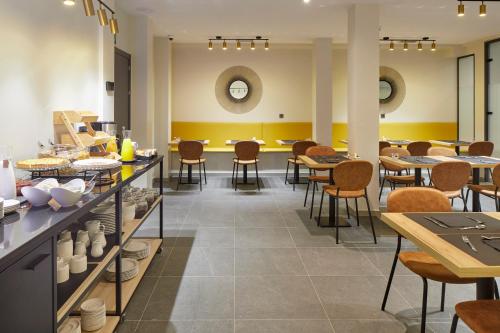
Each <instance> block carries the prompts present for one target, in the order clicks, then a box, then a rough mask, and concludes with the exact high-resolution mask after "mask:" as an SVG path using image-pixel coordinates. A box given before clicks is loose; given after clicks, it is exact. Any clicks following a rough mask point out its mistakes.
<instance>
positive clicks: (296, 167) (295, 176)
mask: <svg viewBox="0 0 500 333" xmlns="http://www.w3.org/2000/svg"><path fill="white" fill-rule="evenodd" d="M299 172H300V168H299V165H298V164H297V163H295V164H294V166H293V181H294V182H295V184H298V183H299V181H300V176H299Z"/></svg>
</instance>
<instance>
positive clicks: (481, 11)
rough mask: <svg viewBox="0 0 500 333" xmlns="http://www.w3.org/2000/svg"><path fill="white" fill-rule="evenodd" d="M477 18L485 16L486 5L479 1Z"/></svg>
mask: <svg viewBox="0 0 500 333" xmlns="http://www.w3.org/2000/svg"><path fill="white" fill-rule="evenodd" d="M479 16H486V5H485V4H484V1H481V5H480V6H479Z"/></svg>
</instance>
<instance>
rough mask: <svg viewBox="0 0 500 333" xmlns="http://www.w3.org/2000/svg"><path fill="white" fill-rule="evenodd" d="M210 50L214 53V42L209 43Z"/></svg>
mask: <svg viewBox="0 0 500 333" xmlns="http://www.w3.org/2000/svg"><path fill="white" fill-rule="evenodd" d="M208 49H209V50H210V51H212V50H213V49H214V45H213V44H212V41H211V40H210V41H208Z"/></svg>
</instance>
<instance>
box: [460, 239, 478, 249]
mask: <svg viewBox="0 0 500 333" xmlns="http://www.w3.org/2000/svg"><path fill="white" fill-rule="evenodd" d="M462 241H463V242H464V243H465V244H467V245H469V247H470V248H471V250H472V251H474V252H477V249H476V247H475V246H474V244H472V243H471V241H470V239H469V237H467V236H466V235H462Z"/></svg>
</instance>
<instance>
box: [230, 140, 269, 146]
mask: <svg viewBox="0 0 500 333" xmlns="http://www.w3.org/2000/svg"><path fill="white" fill-rule="evenodd" d="M234 141H255V142H257V143H258V144H259V145H261V146H262V145H265V144H266V142H265V141H264V140H226V145H228V146H234V145H235V144H236V142H234Z"/></svg>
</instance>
